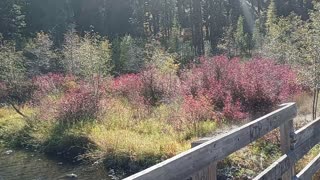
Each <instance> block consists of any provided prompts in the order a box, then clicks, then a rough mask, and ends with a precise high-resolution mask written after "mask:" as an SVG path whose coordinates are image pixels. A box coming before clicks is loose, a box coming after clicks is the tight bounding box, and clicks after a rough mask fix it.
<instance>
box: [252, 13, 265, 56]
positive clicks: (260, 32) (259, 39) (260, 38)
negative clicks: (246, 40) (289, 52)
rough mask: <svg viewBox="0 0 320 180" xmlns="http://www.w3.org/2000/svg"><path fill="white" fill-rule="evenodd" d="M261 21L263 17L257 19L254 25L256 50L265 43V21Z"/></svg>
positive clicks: (253, 34) (253, 38)
mask: <svg viewBox="0 0 320 180" xmlns="http://www.w3.org/2000/svg"><path fill="white" fill-rule="evenodd" d="M261 21H262V19H261V18H259V19H257V20H256V22H255V25H254V30H253V33H252V41H253V47H254V49H256V50H259V49H260V48H262V45H263V43H264V28H263V22H261Z"/></svg>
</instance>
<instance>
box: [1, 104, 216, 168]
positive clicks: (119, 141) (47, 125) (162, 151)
mask: <svg viewBox="0 0 320 180" xmlns="http://www.w3.org/2000/svg"><path fill="white" fill-rule="evenodd" d="M23 110H24V112H27V113H28V115H30V116H31V115H32V114H36V113H37V111H36V110H35V109H31V108H25V109H23ZM177 111H178V108H177V107H176V105H174V104H173V105H161V106H159V107H155V108H154V109H152V110H149V111H148V112H146V111H144V110H140V109H136V108H135V107H134V106H133V105H130V104H129V103H127V102H126V101H123V100H117V101H114V102H113V104H112V106H110V107H109V108H108V109H107V111H106V113H105V114H104V115H101V116H100V117H99V118H98V119H93V120H81V121H79V122H77V123H74V124H61V123H59V122H58V121H52V120H50V121H45V120H32V121H28V122H27V121H26V120H24V119H23V118H22V117H21V116H19V115H17V114H16V113H15V112H14V111H13V110H11V109H10V108H2V109H0V142H1V144H2V145H3V146H8V147H28V148H30V149H37V150H39V151H43V152H45V153H48V154H50V155H55V156H56V155H57V154H58V155H59V156H61V157H62V158H64V159H69V160H74V159H78V158H82V159H85V160H89V161H97V160H99V161H102V162H104V164H105V166H106V167H107V168H114V169H122V170H124V171H126V173H129V174H130V173H134V172H137V171H139V170H141V169H143V168H146V167H148V166H151V165H153V164H156V163H158V162H160V161H163V160H165V159H167V158H170V157H172V156H174V155H176V154H178V153H180V152H183V151H185V150H187V149H189V148H190V147H191V142H192V141H193V140H195V139H197V138H198V137H200V136H205V135H207V134H211V133H212V132H213V131H215V129H216V128H217V124H216V123H215V122H214V121H203V122H200V123H197V124H196V125H194V124H191V123H190V122H187V121H183V120H179V119H175V117H174V116H173V115H175V114H177ZM31 117H36V116H31ZM177 122H179V123H177ZM195 127H196V128H195Z"/></svg>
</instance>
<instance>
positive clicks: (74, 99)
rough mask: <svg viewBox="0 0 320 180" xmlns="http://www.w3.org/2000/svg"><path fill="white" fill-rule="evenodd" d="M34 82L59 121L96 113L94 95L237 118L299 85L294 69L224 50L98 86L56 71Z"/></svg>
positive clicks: (204, 116) (201, 116)
mask: <svg viewBox="0 0 320 180" xmlns="http://www.w3.org/2000/svg"><path fill="white" fill-rule="evenodd" d="M34 84H35V85H36V87H38V91H37V93H39V94H42V95H43V94H47V95H48V94H51V95H52V94H55V95H56V96H57V98H56V99H55V103H54V106H55V107H56V108H55V109H56V116H57V118H58V119H60V120H63V121H74V120H77V119H82V118H96V115H97V113H98V111H99V101H100V100H101V99H104V102H108V100H107V99H108V98H111V97H112V98H117V97H120V98H125V99H127V101H128V102H130V103H132V104H133V105H134V106H135V107H137V108H139V107H140V108H145V107H148V108H152V107H154V106H158V105H161V104H170V103H173V102H175V103H178V104H180V108H181V109H180V110H181V112H182V113H181V114H183V118H184V119H185V120H188V121H201V120H211V119H216V120H218V119H227V120H241V119H245V118H247V117H248V115H250V114H254V113H265V112H268V111H270V110H271V109H272V108H273V107H275V106H276V105H277V104H279V103H281V102H283V101H285V100H287V99H288V98H290V97H291V96H293V95H295V94H296V93H299V91H300V86H299V84H298V82H297V78H296V74H295V72H294V71H293V70H292V69H291V68H290V67H288V66H285V65H277V64H275V62H274V61H272V60H267V59H261V58H256V59H252V60H250V61H244V62H241V61H240V59H237V58H235V59H228V58H227V57H225V56H216V57H213V58H201V59H200V60H199V63H195V64H190V66H189V68H185V69H183V70H181V71H180V72H179V73H164V72H162V71H160V70H159V69H157V68H155V67H150V68H147V69H145V70H144V71H142V72H140V73H138V74H125V75H121V76H119V77H116V78H113V79H112V80H111V82H110V83H107V84H106V83H105V84H103V83H102V84H101V85H100V86H101V87H99V88H98V90H97V89H96V88H97V87H95V86H94V83H89V82H85V81H81V80H77V79H76V78H75V77H73V76H70V75H69V76H64V75H62V74H48V75H45V76H39V77H36V78H34ZM50 101H52V98H51V100H50ZM47 104H48V103H47Z"/></svg>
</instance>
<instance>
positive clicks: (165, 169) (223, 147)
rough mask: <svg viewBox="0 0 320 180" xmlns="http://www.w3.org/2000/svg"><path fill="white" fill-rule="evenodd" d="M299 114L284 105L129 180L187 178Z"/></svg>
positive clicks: (290, 105)
mask: <svg viewBox="0 0 320 180" xmlns="http://www.w3.org/2000/svg"><path fill="white" fill-rule="evenodd" d="M296 115H297V108H296V105H295V103H288V104H285V105H283V106H282V107H281V108H279V109H278V110H276V111H273V112H272V113H269V114H267V115H265V116H263V117H260V118H258V119H257V120H255V121H252V122H250V123H248V124H246V125H244V126H242V127H240V128H237V129H234V130H232V131H230V132H229V133H226V134H223V135H220V136H218V137H215V138H213V139H211V140H209V141H208V142H205V143H203V144H201V145H199V146H196V147H195V148H192V149H190V150H188V151H186V152H183V153H181V154H179V155H177V156H174V157H172V158H170V159H168V160H166V161H163V162H161V163H159V164H157V165H155V166H152V167H150V168H148V169H146V170H144V171H141V172H139V173H137V174H134V175H132V176H130V177H128V178H126V179H125V180H131V179H136V180H149V179H157V180H175V179H185V178H187V177H189V176H191V175H193V174H194V173H195V172H198V171H200V170H201V169H204V168H205V167H208V166H209V165H210V164H211V163H212V162H216V161H219V160H221V159H223V158H225V157H226V156H228V155H230V154H231V153H233V152H235V151H237V150H239V149H241V148H243V147H245V146H246V145H248V144H250V143H251V142H253V141H255V140H257V139H259V138H261V137H262V136H264V135H265V134H267V133H268V132H270V131H272V130H274V129H275V128H277V127H279V126H280V125H281V124H283V123H285V122H287V121H289V120H291V119H293V118H294V117H295V116H296Z"/></svg>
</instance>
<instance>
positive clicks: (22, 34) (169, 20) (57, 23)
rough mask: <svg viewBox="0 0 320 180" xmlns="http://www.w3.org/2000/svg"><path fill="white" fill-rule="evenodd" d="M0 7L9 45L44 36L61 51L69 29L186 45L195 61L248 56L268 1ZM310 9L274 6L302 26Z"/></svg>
mask: <svg viewBox="0 0 320 180" xmlns="http://www.w3.org/2000/svg"><path fill="white" fill-rule="evenodd" d="M0 3H1V4H0V7H1V9H0V14H1V17H2V18H1V20H0V32H1V33H2V36H3V37H4V39H6V40H8V39H11V40H12V39H14V40H17V42H19V44H20V43H23V40H25V39H26V38H31V37H34V36H35V32H40V31H44V32H46V33H50V34H51V36H52V39H53V41H54V45H55V46H56V47H61V45H62V44H63V40H64V34H65V33H66V32H67V31H68V30H69V29H70V28H73V27H74V28H75V29H76V30H77V31H78V32H79V33H80V34H82V35H83V34H84V33H85V32H91V31H94V32H97V33H99V34H100V35H101V36H107V37H108V38H109V39H110V40H111V41H116V40H117V38H119V37H123V36H125V35H131V36H132V37H134V38H142V39H144V40H145V39H157V40H159V41H160V42H161V44H162V45H163V46H164V47H165V48H166V49H167V50H169V51H172V52H178V49H181V46H183V45H186V46H188V45H189V46H191V48H192V49H193V53H192V54H191V55H193V56H200V55H204V54H205V53H208V54H209V53H213V54H221V53H225V51H231V50H230V48H233V50H232V51H233V52H232V55H239V54H241V53H248V54H251V50H252V49H254V47H255V44H257V43H258V44H259V43H261V42H259V41H260V40H261V39H260V40H258V39H257V37H255V35H256V36H257V33H259V34H262V35H266V31H267V30H266V27H265V23H266V21H267V16H268V14H267V8H268V6H269V4H270V0H215V1H214V0H157V1H156V0H92V1H87V0H57V1H50V0H46V1H42V0H28V1H27V0H14V1H11V0H3V1H1V2H0ZM312 7H313V6H312V1H311V0H277V1H275V9H276V10H277V11H276V15H277V16H279V17H280V16H288V15H290V13H292V12H294V13H296V14H297V15H299V16H301V17H302V19H303V20H306V19H308V18H309V15H308V10H310V9H312ZM255 27H259V32H255V30H257V28H255ZM255 33H256V34H255ZM21 40H22V41H21ZM178 41H179V42H180V43H178ZM114 44H116V43H114ZM232 46H234V47H232ZM179 47H180V48H179ZM189 59H190V58H189Z"/></svg>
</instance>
